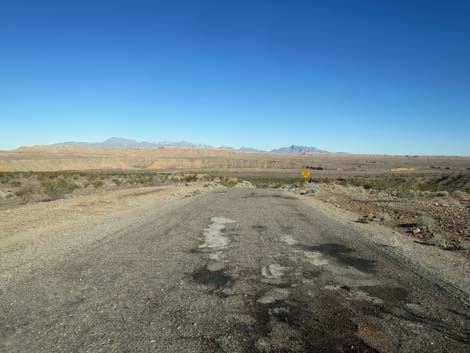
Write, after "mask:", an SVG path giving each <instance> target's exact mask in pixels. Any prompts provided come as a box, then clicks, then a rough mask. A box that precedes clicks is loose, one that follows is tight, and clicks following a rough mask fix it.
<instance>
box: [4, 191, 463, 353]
mask: <svg viewBox="0 0 470 353" xmlns="http://www.w3.org/2000/svg"><path fill="white" fill-rule="evenodd" d="M100 229H101V228H100ZM57 241H60V240H57ZM74 244H75V243H74ZM0 261H1V260H0ZM25 261H28V262H30V263H33V264H37V265H36V266H33V269H32V270H30V271H28V273H25V274H22V275H21V276H16V275H15V272H14V271H20V270H21V269H15V270H12V269H4V270H3V271H4V272H6V271H10V272H11V271H13V272H11V273H12V275H11V276H8V274H6V273H3V274H2V275H3V277H2V278H8V280H7V281H5V282H4V283H3V284H2V286H1V291H0V352H5V353H7V352H8V353H14V352H34V353H36V352H37V353H40V352H47V353H52V352H93V353H97V352H226V353H229V352H230V353H232V352H234V353H236V352H254V353H256V352H317V353H318V352H394V353H395V352H406V353H410V352H469V351H470V315H469V312H470V311H469V308H468V306H466V304H465V303H464V302H462V300H461V293H456V292H453V289H452V287H445V286H443V285H442V284H441V283H440V282H439V281H437V280H435V281H434V280H433V278H432V277H430V276H429V275H424V274H422V273H421V272H420V269H419V268H414V267H412V266H411V265H410V264H408V263H406V262H404V261H402V259H401V258H400V257H399V256H395V255H394V252H393V251H392V250H390V249H387V248H386V247H384V246H381V245H378V244H375V243H373V242H372V241H370V240H369V239H368V238H366V237H364V236H362V235H361V234H359V233H357V231H355V230H353V229H352V228H351V227H348V226H347V224H344V223H343V222H340V221H339V220H336V219H334V218H333V217H329V216H328V215H325V214H324V213H322V212H319V211H318V210H316V209H315V208H314V207H312V206H311V205H308V204H306V203H305V202H303V201H302V200H301V197H298V196H294V195H291V194H288V193H284V192H280V191H275V190H264V189H242V188H231V189H219V190H214V191H211V192H207V193H204V194H201V195H198V196H195V197H192V198H190V199H186V200H184V202H182V203H181V205H180V207H172V208H169V209H163V210H161V211H159V212H155V214H154V215H153V216H149V217H148V218H147V219H146V220H145V221H144V222H142V221H141V222H138V223H136V224H133V222H132V220H129V222H128V224H127V225H126V226H125V227H122V229H120V230H119V231H113V232H110V233H109V234H101V235H100V236H97V237H96V241H94V242H91V243H87V244H85V245H84V246H81V247H79V246H75V245H71V246H70V248H68V249H67V252H63V253H62V252H58V253H54V254H50V255H48V259H47V261H44V260H43V259H39V258H35V257H31V258H28V259H27V260H25Z"/></svg>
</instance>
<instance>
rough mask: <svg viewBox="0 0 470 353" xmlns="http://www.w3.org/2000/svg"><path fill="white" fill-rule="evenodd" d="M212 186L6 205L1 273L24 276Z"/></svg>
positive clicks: (1, 219)
mask: <svg viewBox="0 0 470 353" xmlns="http://www.w3.org/2000/svg"><path fill="white" fill-rule="evenodd" d="M207 190H208V188H206V187H204V186H203V184H202V183H196V184H193V185H191V186H186V185H184V184H181V185H170V186H160V187H142V188H137V189H127V190H117V191H107V192H100V193H94V194H91V195H80V196H75V197H72V198H67V199H61V200H55V201H51V202H38V203H31V204H28V205H24V206H20V207H15V208H12V209H7V210H4V211H1V212H0V279H2V278H7V279H8V278H10V279H11V278H17V277H18V276H22V275H23V274H24V273H28V272H30V271H31V270H32V269H34V268H35V267H37V266H38V262H47V261H49V260H50V261H54V259H55V258H56V257H65V256H67V254H68V253H70V252H74V251H75V250H76V249H78V248H83V247H86V246H89V245H90V244H93V243H94V242H97V241H100V239H102V238H104V237H109V236H110V235H111V234H113V233H116V232H119V231H121V230H123V229H125V228H126V227H128V226H130V225H136V224H139V223H142V222H147V221H148V219H149V217H153V216H155V215H156V214H158V213H159V212H164V211H167V210H168V209H171V208H172V207H178V206H180V205H182V204H184V203H185V202H187V201H188V200H189V199H190V198H191V197H193V196H195V195H197V194H200V193H203V192H205V191H207ZM1 283H2V282H1V281H0V289H1V287H2V284H1ZM5 283H6V282H3V284H5Z"/></svg>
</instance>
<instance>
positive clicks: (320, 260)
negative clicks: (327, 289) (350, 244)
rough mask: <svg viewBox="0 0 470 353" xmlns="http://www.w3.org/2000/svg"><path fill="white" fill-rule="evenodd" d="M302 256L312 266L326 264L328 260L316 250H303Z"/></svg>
mask: <svg viewBox="0 0 470 353" xmlns="http://www.w3.org/2000/svg"><path fill="white" fill-rule="evenodd" d="M304 256H305V258H306V260H307V262H309V263H311V264H312V265H314V266H324V265H328V263H329V261H328V260H327V259H326V258H325V257H324V256H323V254H322V253H320V252H318V251H304Z"/></svg>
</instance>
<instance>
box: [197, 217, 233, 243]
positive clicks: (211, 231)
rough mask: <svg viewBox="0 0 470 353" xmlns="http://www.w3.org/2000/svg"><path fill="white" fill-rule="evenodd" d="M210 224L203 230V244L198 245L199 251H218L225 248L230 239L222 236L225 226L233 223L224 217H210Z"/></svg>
mask: <svg viewBox="0 0 470 353" xmlns="http://www.w3.org/2000/svg"><path fill="white" fill-rule="evenodd" d="M211 221H212V223H211V224H210V225H209V227H207V228H206V229H204V243H203V244H201V245H199V249H208V250H209V251H220V250H224V249H226V248H227V246H228V244H229V243H230V239H229V238H228V237H225V236H223V235H222V231H223V230H224V229H225V225H226V224H228V223H235V221H232V220H231V219H228V218H225V217H212V218H211Z"/></svg>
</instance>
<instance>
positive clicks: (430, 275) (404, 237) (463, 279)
mask: <svg viewBox="0 0 470 353" xmlns="http://www.w3.org/2000/svg"><path fill="white" fill-rule="evenodd" d="M320 195H321V196H320ZM327 196H330V197H329V198H328V197H327ZM343 196H344V195H343ZM342 201H344V200H341V199H340V198H336V199H334V200H333V199H332V198H331V194H328V193H327V192H326V191H325V190H323V195H322V192H319V195H318V197H309V196H304V197H303V202H305V203H307V204H309V205H311V206H312V207H314V208H315V209H316V210H318V211H321V212H323V213H324V214H325V215H328V216H329V217H330V218H332V219H334V220H336V221H338V222H340V223H343V224H347V225H348V227H350V228H352V229H354V230H356V231H357V232H358V233H360V234H361V235H363V236H364V237H365V238H366V239H369V240H370V241H371V242H373V243H375V244H379V245H381V246H382V248H383V250H384V253H387V252H388V253H389V254H390V256H391V258H395V259H399V261H400V263H401V265H402V266H405V267H408V268H410V269H411V270H412V271H415V272H416V273H420V275H421V276H423V277H425V278H427V279H428V280H429V281H430V282H431V283H436V284H437V285H439V286H441V287H444V288H446V289H447V291H448V292H449V293H453V294H455V295H457V296H458V297H459V298H460V299H461V300H464V301H466V302H468V296H469V295H470V281H469V280H468V279H469V278H470V262H469V261H468V256H467V254H466V251H446V250H443V249H442V248H440V247H437V246H424V245H423V244H422V243H420V242H418V241H417V240H418V239H419V238H416V237H415V236H412V235H410V234H407V233H403V231H400V230H397V229H395V228H393V227H392V226H391V224H390V223H388V224H383V223H380V222H371V223H361V222H358V214H360V212H361V211H358V209H357V208H355V206H354V205H350V206H349V207H345V203H344V202H342ZM349 208H350V209H349ZM462 255H464V256H462ZM459 293H460V294H459Z"/></svg>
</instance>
